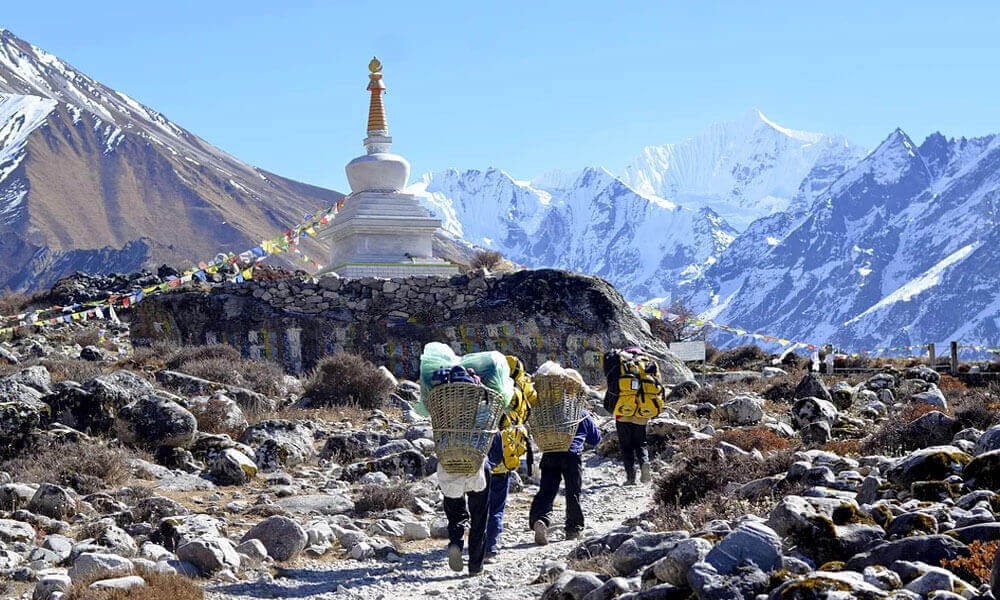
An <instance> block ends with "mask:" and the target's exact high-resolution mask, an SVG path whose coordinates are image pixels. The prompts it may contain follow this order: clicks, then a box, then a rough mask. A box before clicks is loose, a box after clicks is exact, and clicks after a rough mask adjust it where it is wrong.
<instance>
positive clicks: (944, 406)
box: [910, 384, 948, 410]
mask: <svg viewBox="0 0 1000 600" xmlns="http://www.w3.org/2000/svg"><path fill="white" fill-rule="evenodd" d="M910 402H923V403H924V404H929V405H931V406H933V407H934V408H939V409H941V410H948V401H947V400H945V397H944V394H943V393H941V390H939V389H938V387H937V386H936V385H934V384H930V387H929V388H928V389H927V390H925V391H923V392H920V393H918V394H913V395H912V396H910Z"/></svg>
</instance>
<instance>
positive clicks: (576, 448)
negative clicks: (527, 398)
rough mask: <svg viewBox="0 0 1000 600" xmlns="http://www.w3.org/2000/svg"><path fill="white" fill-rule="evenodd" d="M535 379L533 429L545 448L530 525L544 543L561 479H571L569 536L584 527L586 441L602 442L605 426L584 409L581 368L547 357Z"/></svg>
mask: <svg viewBox="0 0 1000 600" xmlns="http://www.w3.org/2000/svg"><path fill="white" fill-rule="evenodd" d="M543 373H544V374H543ZM535 383H536V391H537V393H538V399H537V401H536V409H535V410H533V411H532V413H531V421H530V422H531V424H532V435H533V436H534V437H535V439H536V441H537V442H538V444H539V447H540V448H541V449H542V450H543V451H544V453H543V454H542V460H541V462H540V464H539V467H540V469H541V481H540V483H539V487H538V493H536V494H535V497H534V498H533V499H532V501H531V509H530V511H529V513H528V527H530V528H531V529H532V530H533V531H534V532H535V543H536V544H539V545H545V544H548V543H549V540H548V529H549V526H550V525H551V522H552V521H551V518H552V505H553V502H554V501H555V498H556V495H557V494H558V493H559V484H560V482H561V481H564V482H565V484H566V539H568V540H572V539H576V538H578V537H580V533H581V532H582V531H583V528H584V516H583V508H582V507H581V506H580V492H581V490H582V487H583V459H582V456H581V455H582V454H583V448H584V445H585V444H586V445H590V446H596V445H597V444H599V443H600V441H601V431H600V429H598V427H597V423H596V422H595V421H594V419H593V417H592V416H591V415H590V413H588V412H587V411H586V410H584V409H583V404H584V399H585V398H586V397H587V388H586V385H585V384H584V383H583V379H582V378H581V377H580V374H579V373H577V372H576V371H574V370H572V369H566V370H563V369H562V368H561V367H559V365H556V364H554V363H546V364H544V365H542V367H540V368H539V371H538V373H537V374H536V376H535Z"/></svg>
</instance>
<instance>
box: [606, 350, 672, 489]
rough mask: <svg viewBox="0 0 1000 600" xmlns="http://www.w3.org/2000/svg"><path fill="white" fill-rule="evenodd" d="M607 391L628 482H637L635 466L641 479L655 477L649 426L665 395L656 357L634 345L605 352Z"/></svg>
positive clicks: (647, 480)
mask: <svg viewBox="0 0 1000 600" xmlns="http://www.w3.org/2000/svg"><path fill="white" fill-rule="evenodd" d="M604 374H605V376H606V377H607V390H606V391H605V393H604V408H605V409H606V410H607V411H608V412H610V413H611V414H613V415H614V416H615V428H616V430H617V433H618V442H619V445H620V446H621V458H622V464H623V465H624V467H625V482H624V484H625V485H629V486H631V485H635V484H636V481H635V476H636V467H638V468H639V473H640V480H641V481H642V482H643V483H648V482H649V481H650V480H651V479H652V474H651V473H650V470H649V449H648V446H649V444H648V442H647V440H646V425H647V423H649V420H650V419H653V418H655V417H656V416H658V415H659V414H660V411H662V410H663V401H664V399H665V397H666V392H665V390H664V387H663V384H662V382H661V381H660V369H659V366H658V365H657V363H656V359H654V358H653V357H652V356H650V355H648V354H646V353H645V352H643V350H642V349H641V348H638V347H632V348H626V349H624V350H612V351H611V352H608V353H606V354H605V355H604Z"/></svg>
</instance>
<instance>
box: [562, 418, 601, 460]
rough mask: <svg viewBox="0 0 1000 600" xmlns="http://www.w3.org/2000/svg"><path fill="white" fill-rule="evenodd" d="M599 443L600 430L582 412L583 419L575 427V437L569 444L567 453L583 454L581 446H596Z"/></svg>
mask: <svg viewBox="0 0 1000 600" xmlns="http://www.w3.org/2000/svg"><path fill="white" fill-rule="evenodd" d="M599 443H601V430H600V429H598V428H597V423H595V422H594V418H593V417H591V416H590V413H588V412H587V411H583V419H581V420H580V424H579V425H577V426H576V435H575V436H573V441H572V442H570V444H569V451H570V452H572V453H573V454H583V445H584V444H587V445H588V446H596V445H597V444H599Z"/></svg>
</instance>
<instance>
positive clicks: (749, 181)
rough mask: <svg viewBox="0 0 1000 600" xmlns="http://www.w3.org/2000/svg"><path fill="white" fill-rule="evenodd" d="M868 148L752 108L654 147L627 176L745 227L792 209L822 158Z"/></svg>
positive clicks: (846, 156)
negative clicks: (799, 127)
mask: <svg viewBox="0 0 1000 600" xmlns="http://www.w3.org/2000/svg"><path fill="white" fill-rule="evenodd" d="M864 154H865V152H864V150H862V149H861V148H858V147H857V146H854V145H853V144H851V143H850V142H848V141H847V140H845V139H844V138H841V137H831V136H826V135H823V134H818V133H809V132H804V131H796V130H792V129H788V128H785V127H781V126H780V125H777V124H776V123H774V122H773V121H771V120H770V119H768V118H767V117H766V116H764V114H763V113H761V112H760V111H759V110H752V111H750V112H748V113H746V114H744V115H743V116H742V117H741V118H739V119H737V120H735V121H730V122H726V123H718V124H715V125H711V126H710V127H708V128H707V129H706V130H704V131H703V132H702V133H700V134H699V135H697V136H695V137H694V138H691V139H689V140H685V141H684V142H681V143H679V144H666V145H663V146H650V147H647V148H646V149H644V150H643V152H642V154H640V155H639V156H638V157H637V158H635V159H634V160H633V161H632V163H630V164H629V165H628V166H627V167H626V168H625V173H624V175H623V177H622V178H623V180H624V181H626V182H627V183H629V184H630V185H631V186H632V187H633V188H634V189H635V190H637V191H639V192H641V193H644V194H647V195H650V196H658V197H661V198H665V199H667V200H670V201H674V202H676V203H678V204H680V205H681V206H687V207H689V208H700V207H707V208H711V209H712V210H713V211H715V212H716V213H718V214H719V215H721V216H722V217H723V218H725V219H726V221H727V222H729V223H730V224H731V225H732V226H733V227H735V228H736V229H737V230H740V231H742V230H744V229H746V228H747V226H749V224H750V223H751V222H752V221H754V220H756V219H758V218H760V217H763V216H767V215H769V214H773V213H775V212H778V211H781V210H785V209H786V208H788V207H789V206H790V205H791V203H792V201H793V200H794V199H795V198H796V196H797V195H799V194H800V186H801V184H802V182H803V180H804V179H806V177H807V176H808V175H809V174H810V172H811V171H812V170H813V169H814V168H815V167H816V166H817V165H823V164H827V163H831V162H835V163H838V164H841V163H849V164H854V163H856V162H857V161H858V160H860V159H861V157H863V156H864Z"/></svg>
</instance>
